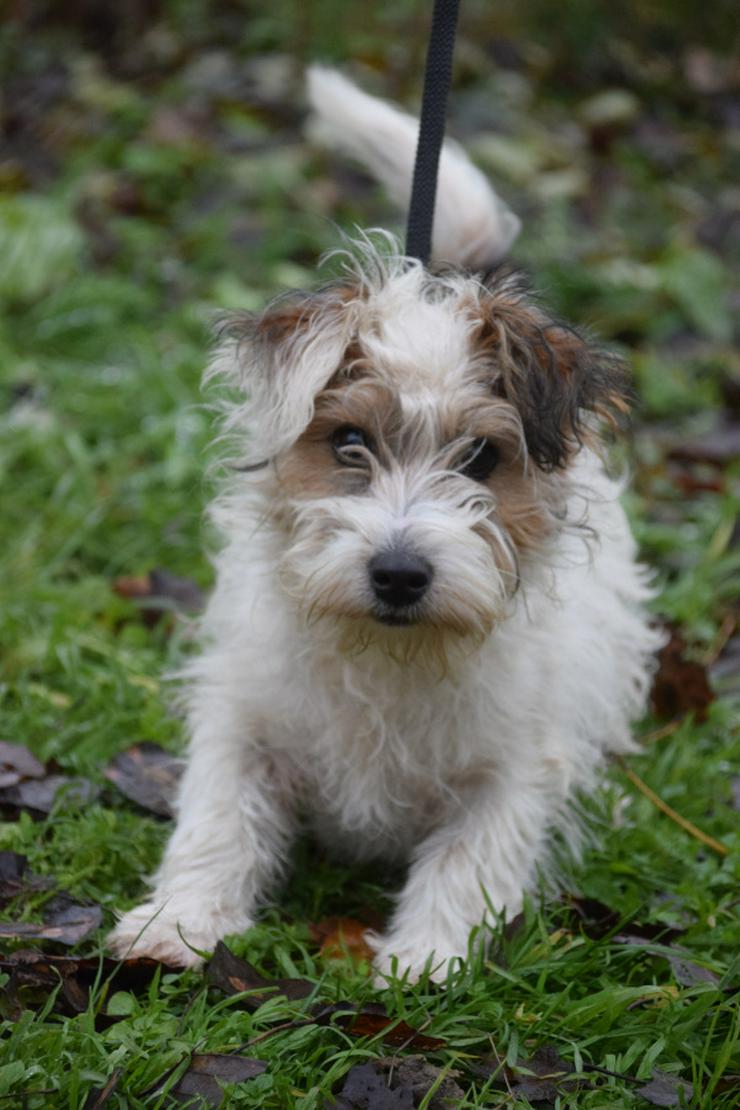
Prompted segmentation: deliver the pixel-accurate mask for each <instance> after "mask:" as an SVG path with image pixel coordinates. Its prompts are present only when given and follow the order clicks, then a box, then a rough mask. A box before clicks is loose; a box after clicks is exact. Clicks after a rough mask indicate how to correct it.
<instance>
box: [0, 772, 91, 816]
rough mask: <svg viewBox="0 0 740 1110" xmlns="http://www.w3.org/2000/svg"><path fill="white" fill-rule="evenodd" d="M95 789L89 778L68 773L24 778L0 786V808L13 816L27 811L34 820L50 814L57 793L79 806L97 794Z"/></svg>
mask: <svg viewBox="0 0 740 1110" xmlns="http://www.w3.org/2000/svg"><path fill="white" fill-rule="evenodd" d="M97 793H98V791H97V788H96V787H95V786H93V784H92V783H91V782H89V781H88V779H82V778H70V777H69V776H68V775H47V776H46V778H43V779H26V780H24V781H23V782H17V783H13V784H12V785H11V786H4V787H2V788H1V789H0V808H3V809H9V810H11V811H12V812H13V813H14V814H15V815H17V814H18V813H20V812H21V811H22V810H26V811H27V812H28V813H30V815H31V816H32V817H34V818H36V819H38V818H41V817H46V816H47V815H48V814H49V813H51V811H52V809H53V807H54V804H55V802H56V801H57V796H58V795H62V794H63V796H64V798H65V800H66V801H69V802H73V803H75V804H78V805H82V804H83V803H85V802H90V801H92V800H93V799H94V798H95V797H96V796H97Z"/></svg>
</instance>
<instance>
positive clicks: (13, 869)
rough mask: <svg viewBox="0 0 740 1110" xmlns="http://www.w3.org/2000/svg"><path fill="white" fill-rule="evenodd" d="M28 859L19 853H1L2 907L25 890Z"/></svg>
mask: <svg viewBox="0 0 740 1110" xmlns="http://www.w3.org/2000/svg"><path fill="white" fill-rule="evenodd" d="M27 865H28V859H27V858H26V856H21V855H19V854H18V852H9V851H3V852H0V906H6V905H7V904H8V902H11V901H12V900H13V898H16V897H17V896H18V895H19V894H20V893H21V891H22V890H23V889H24V885H25V884H24V881H23V876H24V875H25V874H26V867H27Z"/></svg>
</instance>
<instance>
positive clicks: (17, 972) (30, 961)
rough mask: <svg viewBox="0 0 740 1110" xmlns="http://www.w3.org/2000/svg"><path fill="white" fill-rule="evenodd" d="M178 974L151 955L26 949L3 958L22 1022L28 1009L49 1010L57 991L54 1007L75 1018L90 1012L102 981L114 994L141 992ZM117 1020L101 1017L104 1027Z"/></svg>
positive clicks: (13, 1006)
mask: <svg viewBox="0 0 740 1110" xmlns="http://www.w3.org/2000/svg"><path fill="white" fill-rule="evenodd" d="M174 970H176V969H175V968H167V967H165V966H164V965H163V964H161V963H159V961H158V960H151V959H148V958H146V957H143V958H141V959H130V960H114V959H111V958H110V957H108V956H105V957H100V958H98V957H96V956H85V957H83V956H79V957H76V956H50V955H47V954H46V953H44V952H39V951H38V950H36V949H25V948H24V949H19V951H17V952H12V953H10V954H9V955H7V956H0V971H2V972H6V973H7V974H8V975H9V980H8V982H7V983H6V985H5V987H4V988H3V993H4V995H5V997H6V1000H7V1001H8V1003H9V1007H10V1010H11V1013H12V1014H13V1016H14V1018H16V1019H17V1018H18V1017H20V1014H21V1013H22V1012H23V1010H24V1009H34V1008H40V1007H41V1006H43V1005H44V1004H45V1003H46V1001H47V999H48V997H49V995H50V994H52V993H55V999H54V1009H55V1010H57V1011H58V1012H60V1013H62V1014H66V1015H67V1016H70V1017H74V1016H75V1015H76V1014H81V1013H84V1012H85V1011H86V1010H87V1007H88V1005H89V1001H90V990H91V988H92V987H93V986H94V985H95V984H96V983H98V982H100V983H101V984H102V983H108V984H109V987H110V989H111V990H113V991H115V990H125V991H133V992H135V991H137V990H143V989H144V988H145V987H147V986H148V985H149V983H150V982H151V980H152V978H153V977H154V975H156V974H157V972H158V971H161V972H162V973H165V972H166V971H174ZM60 981H61V987H60ZM116 1020H118V1019H117V1018H111V1017H109V1016H108V1015H106V1014H104V1013H96V1015H95V1025H96V1028H98V1029H104V1028H106V1027H107V1026H108V1025H111V1024H112V1023H113V1021H116Z"/></svg>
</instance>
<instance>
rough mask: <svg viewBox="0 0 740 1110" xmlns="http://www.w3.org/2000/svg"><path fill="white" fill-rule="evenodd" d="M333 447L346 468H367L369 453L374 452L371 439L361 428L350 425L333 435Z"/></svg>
mask: <svg viewBox="0 0 740 1110" xmlns="http://www.w3.org/2000/svg"><path fill="white" fill-rule="evenodd" d="M331 445H332V447H333V449H334V454H335V455H336V457H337V459H338V460H339V462H340V463H343V464H344V465H345V466H366V465H367V454H368V451H372V443H371V440H370V437H369V436H367V435H365V433H364V432H363V431H362V429H361V428H352V427H350V426H349V425H345V426H344V427H342V428H337V430H336V431H335V432H333V433H332V437H331Z"/></svg>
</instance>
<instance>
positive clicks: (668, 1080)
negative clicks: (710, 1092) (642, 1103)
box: [636, 1068, 694, 1106]
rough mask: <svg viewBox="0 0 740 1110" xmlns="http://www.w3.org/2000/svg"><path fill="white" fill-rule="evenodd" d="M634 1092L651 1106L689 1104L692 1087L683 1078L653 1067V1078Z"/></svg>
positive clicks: (692, 1095)
mask: <svg viewBox="0 0 740 1110" xmlns="http://www.w3.org/2000/svg"><path fill="white" fill-rule="evenodd" d="M636 1093H637V1094H638V1095H642V1097H643V1098H644V1099H646V1100H647V1101H648V1102H649V1103H650V1105H651V1106H689V1105H690V1104H691V1100H692V1098H693V1097H694V1088H693V1087H692V1085H691V1084H690V1083H687V1082H686V1080H685V1079H679V1078H678V1077H677V1076H675V1075H668V1073H667V1072H664V1071H659V1070H658V1069H657V1068H654V1069H653V1078H652V1079H651V1080H650V1082H649V1083H646V1084H645V1086H644V1087H638V1089H637V1092H636Z"/></svg>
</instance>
